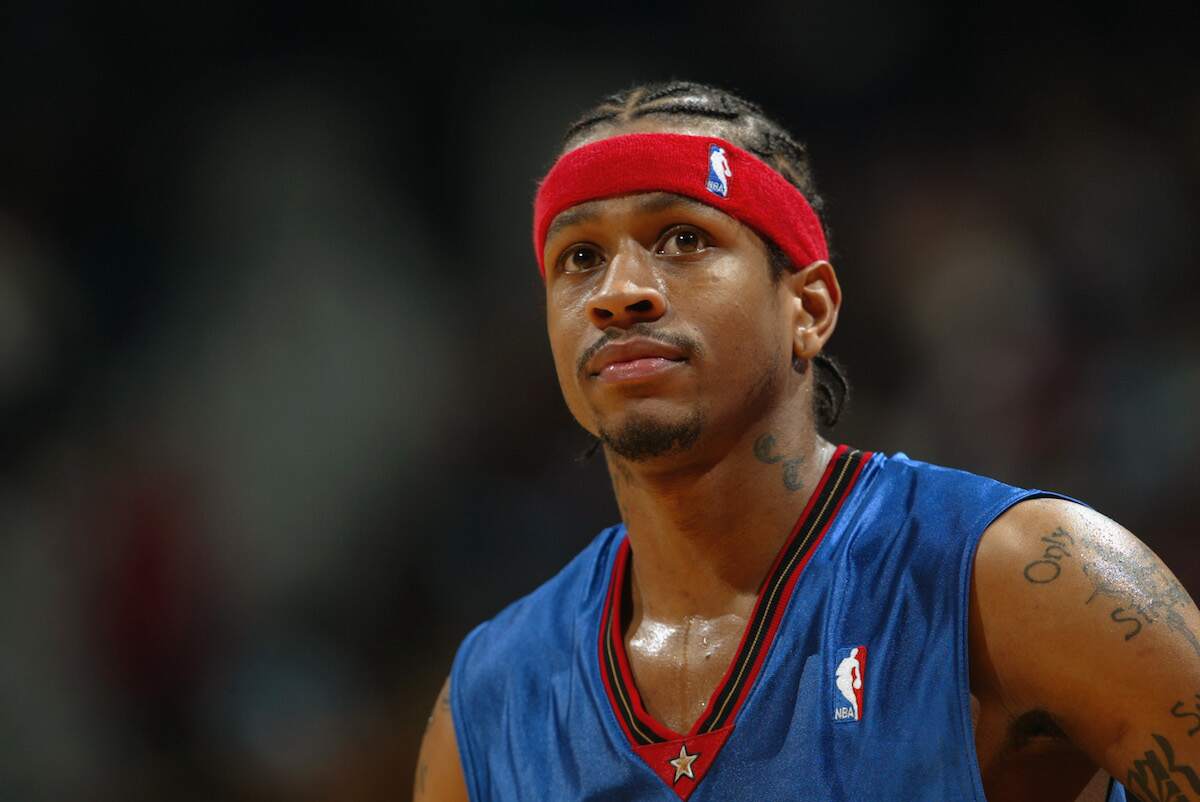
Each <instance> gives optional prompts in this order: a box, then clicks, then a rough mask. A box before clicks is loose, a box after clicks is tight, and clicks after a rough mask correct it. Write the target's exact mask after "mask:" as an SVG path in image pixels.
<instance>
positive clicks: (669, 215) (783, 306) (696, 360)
mask: <svg viewBox="0 0 1200 802" xmlns="http://www.w3.org/2000/svg"><path fill="white" fill-rule="evenodd" d="M625 132H626V131H622V132H621V133H625ZM544 258H545V265H546V306H547V325H548V330H549V335H550V344H551V349H552V351H553V353H554V362H555V368H556V370H557V372H558V378H559V382H560V384H561V387H562V391H563V396H564V397H565V399H566V402H567V405H568V407H569V408H570V409H571V412H572V414H574V415H575V417H576V418H577V419H578V420H579V422H580V423H581V424H582V425H583V426H584V428H586V429H587V430H588V431H590V432H592V433H593V434H595V435H597V436H599V437H600V438H601V439H602V440H603V441H604V442H605V443H606V444H607V445H608V446H609V447H610V448H611V449H612V450H613V451H615V452H616V453H618V454H620V455H622V456H624V457H626V458H629V459H639V460H641V459H650V458H654V457H661V456H665V455H670V454H675V453H679V452H682V451H687V450H690V449H692V448H694V447H696V446H697V445H700V444H704V443H709V444H712V445H718V444H719V441H720V440H721V439H722V438H731V437H736V436H737V435H738V433H739V432H741V431H744V430H745V429H746V428H748V427H750V426H752V425H753V424H754V423H755V422H756V421H759V420H761V419H762V417H763V416H764V415H765V414H766V413H767V412H768V410H769V409H770V408H771V405H772V404H776V403H778V401H779V397H780V395H781V392H782V388H783V387H784V386H785V384H786V383H787V382H788V381H789V380H790V379H791V377H792V370H791V363H792V360H791V357H792V342H793V324H794V320H793V313H792V310H793V304H792V299H794V297H795V296H794V295H793V294H792V292H791V290H790V289H789V285H788V282H786V281H778V282H777V281H774V280H772V278H771V271H770V268H769V265H768V259H769V257H768V253H767V249H766V246H765V245H764V243H763V241H762V240H761V239H760V238H759V237H758V236H757V235H756V234H755V233H754V232H753V231H752V230H750V229H749V228H747V227H746V226H745V225H743V224H742V223H740V222H739V221H737V220H735V219H734V218H732V217H729V216H728V215H726V214H724V213H723V212H720V211H717V210H716V209H713V208H712V207H709V206H705V205H703V204H701V203H698V202H696V201H692V200H690V199H687V198H683V197H679V196H676V195H670V194H666V193H657V192H651V193H640V194H634V195H626V196H621V197H617V198H610V199H604V200H598V201H591V202H588V203H584V204H580V205H578V206H575V207H572V208H570V209H567V210H566V211H564V212H562V213H561V214H559V215H558V217H557V218H555V220H554V221H553V222H552V224H551V228H550V232H549V235H548V236H547V238H546V244H545V254H544Z"/></svg>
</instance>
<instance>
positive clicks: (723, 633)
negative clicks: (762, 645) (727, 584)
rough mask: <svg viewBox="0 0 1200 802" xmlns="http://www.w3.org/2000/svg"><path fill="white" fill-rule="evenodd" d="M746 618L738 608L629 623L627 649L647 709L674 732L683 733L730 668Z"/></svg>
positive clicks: (704, 707)
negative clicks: (723, 612) (706, 615)
mask: <svg viewBox="0 0 1200 802" xmlns="http://www.w3.org/2000/svg"><path fill="white" fill-rule="evenodd" d="M746 621H747V616H746V614H745V613H743V612H740V611H738V612H730V613H728V614H726V615H722V616H717V617H713V618H701V617H689V618H685V619H684V620H682V621H677V622H665V621H647V620H642V621H640V622H639V623H638V625H637V626H634V627H631V628H630V631H629V633H628V634H627V635H626V638H625V648H626V653H627V654H628V657H629V667H630V670H631V672H632V673H633V679H634V682H635V683H637V687H638V690H639V691H640V692H641V697H642V702H643V704H644V705H645V707H646V709H647V712H649V713H650V715H652V716H654V717H655V718H656V719H658V720H659V721H661V722H662V723H663V724H665V725H666V726H667V727H669V728H671V729H672V730H674V731H675V732H687V731H688V730H689V729H690V728H691V726H692V724H693V723H694V722H695V721H696V720H697V719H699V718H700V717H701V716H702V715H703V714H704V712H705V710H707V709H708V706H709V704H710V700H711V697H712V695H713V692H714V691H715V690H716V688H717V685H718V684H719V683H720V682H721V679H722V678H723V677H724V676H725V674H726V673H727V672H728V670H729V667H730V664H731V663H732V662H733V660H734V656H735V654H736V652H737V648H738V644H739V643H740V642H741V640H742V637H743V635H744V633H745V629H746Z"/></svg>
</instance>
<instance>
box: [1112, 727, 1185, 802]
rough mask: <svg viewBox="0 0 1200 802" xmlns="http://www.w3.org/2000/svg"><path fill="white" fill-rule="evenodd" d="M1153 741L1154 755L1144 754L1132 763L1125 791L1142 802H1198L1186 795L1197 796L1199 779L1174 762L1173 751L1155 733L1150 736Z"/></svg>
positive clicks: (1163, 739) (1149, 751) (1165, 741)
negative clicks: (1155, 746)
mask: <svg viewBox="0 0 1200 802" xmlns="http://www.w3.org/2000/svg"><path fill="white" fill-rule="evenodd" d="M1153 737H1154V740H1155V742H1156V743H1157V744H1158V751H1155V750H1153V749H1151V750H1147V751H1146V756H1145V758H1138V759H1136V760H1134V761H1133V766H1132V767H1131V768H1130V769H1129V773H1128V775H1126V778H1125V787H1126V788H1128V789H1129V790H1131V791H1133V793H1135V794H1136V795H1137V797H1138V798H1139V799H1141V800H1142V801H1143V802H1190V801H1191V800H1194V799H1200V797H1195V796H1188V793H1192V794H1200V777H1198V776H1196V772H1195V770H1193V769H1192V767H1191V766H1188V765H1185V764H1182V763H1176V762H1175V749H1174V747H1172V746H1171V743H1170V742H1169V741H1168V740H1167V739H1166V738H1164V737H1162V736H1161V735H1159V734H1158V733H1154V735H1153ZM1159 752H1161V753H1162V754H1161V756H1160V755H1159ZM1164 761H1165V762H1164ZM1181 783H1182V784H1186V785H1181Z"/></svg>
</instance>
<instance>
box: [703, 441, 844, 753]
mask: <svg viewBox="0 0 1200 802" xmlns="http://www.w3.org/2000/svg"><path fill="white" fill-rule="evenodd" d="M861 461H862V452H861V451H847V452H846V453H844V454H842V455H841V456H840V457H838V458H837V460H836V461H835V462H834V464H833V470H832V471H831V472H830V474H829V481H827V482H826V483H825V487H824V488H822V489H821V493H820V495H819V496H818V497H817V499H816V501H815V503H814V504H813V505H812V508H811V510H810V511H809V514H808V516H807V518H806V519H805V520H804V521H803V523H801V525H800V526H799V527H798V528H797V532H798V533H799V536H798V537H795V538H794V539H793V540H792V542H791V544H789V545H788V548H787V552H786V553H785V554H784V556H783V559H781V560H780V561H779V566H778V568H777V569H776V570H775V573H774V574H773V575H772V576H770V577H768V578H767V580H766V582H764V584H763V587H764V589H765V590H763V591H760V598H762V599H763V604H762V605H761V606H760V607H759V609H758V611H757V612H756V613H755V616H754V618H753V619H752V620H751V622H750V626H749V627H748V628H747V630H746V631H747V632H748V633H749V637H748V638H747V639H746V643H744V644H743V646H742V650H741V652H740V653H739V654H738V656H737V658H736V659H735V660H734V667H735V668H734V672H733V674H732V675H731V676H732V681H731V682H730V683H729V684H728V685H726V686H725V687H724V688H723V689H722V690H721V693H720V695H718V696H717V698H716V700H715V701H714V702H713V705H712V707H710V708H709V710H708V716H707V718H706V719H705V720H704V721H703V722H702V723H701V725H700V727H699V729H698V732H700V733H706V732H712V731H713V730H715V729H719V728H721V727H723V726H725V724H726V722H728V721H729V719H730V718H732V717H733V714H734V713H735V712H736V707H737V706H736V705H734V704H732V703H733V702H734V700H736V699H737V698H738V696H740V695H741V692H742V689H743V688H745V687H746V685H747V684H748V683H750V682H753V681H754V677H753V676H751V672H750V671H749V668H750V667H751V666H753V665H754V661H755V660H756V659H757V658H758V654H759V652H760V651H762V649H763V647H764V646H765V645H766V638H765V637H764V635H765V634H766V633H767V631H768V630H769V629H770V626H771V623H772V621H773V620H774V618H775V615H776V612H777V611H778V610H779V607H780V602H781V600H782V598H783V597H782V594H781V593H780V591H781V590H782V589H783V588H784V587H786V586H787V583H788V580H790V579H791V577H792V575H793V574H795V572H796V569H797V566H800V565H802V564H803V563H804V558H805V557H806V556H807V555H808V552H809V550H810V549H811V547H812V544H813V542H814V541H815V538H814V537H813V536H814V535H816V534H818V533H820V532H821V531H822V530H824V529H825V527H826V525H828V523H829V522H830V521H831V520H832V519H833V514H834V511H835V510H837V509H838V506H839V504H840V503H841V500H842V496H843V495H844V491H845V489H846V487H847V486H848V485H849V484H850V480H851V479H852V478H853V477H854V475H855V474H856V473H857V472H858V464H859V463H860V462H861Z"/></svg>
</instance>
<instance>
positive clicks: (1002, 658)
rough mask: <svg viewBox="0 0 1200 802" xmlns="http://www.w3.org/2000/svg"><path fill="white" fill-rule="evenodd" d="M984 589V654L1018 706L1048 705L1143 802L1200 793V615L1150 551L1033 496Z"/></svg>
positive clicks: (997, 689)
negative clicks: (1033, 499)
mask: <svg viewBox="0 0 1200 802" xmlns="http://www.w3.org/2000/svg"><path fill="white" fill-rule="evenodd" d="M973 593H974V598H973V627H976V628H977V631H973V632H972V635H971V637H972V658H973V660H974V659H976V657H977V656H982V657H981V660H982V661H983V662H986V663H987V665H986V673H987V674H988V675H989V676H990V677H991V678H992V682H991V685H992V687H991V689H990V690H991V691H992V692H994V693H995V694H997V695H998V697H999V698H1000V699H1001V700H1002V703H1003V705H1004V707H1005V708H1006V709H1008V710H1010V711H1027V710H1038V711H1045V712H1046V713H1048V714H1049V715H1050V716H1051V717H1052V719H1053V721H1054V722H1056V724H1057V725H1058V726H1059V727H1061V729H1062V731H1063V732H1064V733H1065V734H1066V736H1067V738H1069V739H1070V741H1071V742H1072V743H1073V744H1074V745H1075V746H1076V747H1078V749H1079V750H1081V751H1082V752H1083V753H1084V754H1086V755H1087V757H1088V758H1090V759H1091V760H1092V761H1093V762H1094V763H1095V764H1096V765H1097V766H1100V767H1101V768H1103V769H1104V770H1106V771H1107V772H1109V773H1110V774H1112V775H1113V776H1114V777H1116V778H1117V779H1118V780H1121V781H1122V782H1123V783H1124V784H1125V786H1126V787H1127V788H1128V789H1129V790H1130V791H1132V792H1133V793H1135V794H1136V795H1137V796H1138V797H1139V798H1140V799H1141V800H1143V802H1160V801H1161V802H1168V801H1169V802H1200V612H1198V611H1197V609H1196V605H1195V603H1194V602H1193V601H1192V599H1191V598H1190V597H1189V596H1188V594H1187V592H1186V591H1185V590H1184V588H1183V586H1182V585H1181V584H1180V583H1179V581H1178V580H1177V579H1176V578H1175V576H1174V575H1173V574H1172V573H1171V571H1170V570H1169V569H1168V568H1167V567H1166V566H1165V565H1163V563H1162V561H1161V560H1159V559H1158V557H1157V556H1155V555H1154V553H1153V552H1151V551H1150V549H1149V548H1147V547H1146V546H1145V545H1144V544H1143V543H1141V541H1139V540H1138V539H1137V538H1135V537H1134V536H1133V535H1132V534H1130V533H1129V532H1128V531H1126V530H1125V529H1124V528H1122V527H1121V526H1119V525H1117V524H1116V523H1114V522H1113V521H1111V520H1109V519H1108V518H1105V517H1104V516H1102V515H1100V514H1099V513H1096V512H1094V511H1092V510H1089V509H1087V508H1085V507H1082V506H1079V505H1077V504H1071V503H1069V502H1064V501H1058V500H1051V499H1038V500H1035V501H1029V502H1025V503H1022V504H1019V505H1017V506H1015V507H1013V508H1012V509H1011V510H1009V511H1008V512H1007V513H1005V514H1004V515H1003V516H1001V517H1000V518H999V519H998V520H997V521H996V522H995V523H994V524H993V525H992V526H991V527H989V529H988V531H987V532H986V533H985V535H984V538H983V540H982V541H981V542H980V546H979V553H978V555H977V557H976V562H975V574H974V579H973ZM982 671H983V669H982V668H981V672H982ZM972 674H973V675H974V674H975V666H974V665H973V667H972Z"/></svg>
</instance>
